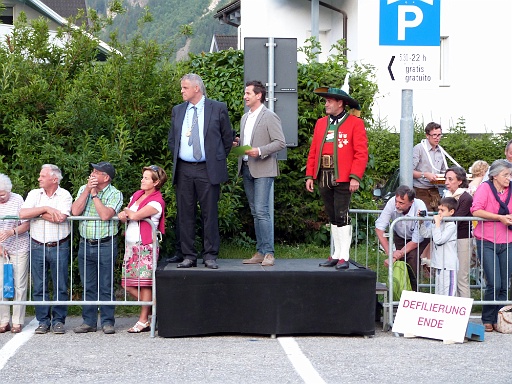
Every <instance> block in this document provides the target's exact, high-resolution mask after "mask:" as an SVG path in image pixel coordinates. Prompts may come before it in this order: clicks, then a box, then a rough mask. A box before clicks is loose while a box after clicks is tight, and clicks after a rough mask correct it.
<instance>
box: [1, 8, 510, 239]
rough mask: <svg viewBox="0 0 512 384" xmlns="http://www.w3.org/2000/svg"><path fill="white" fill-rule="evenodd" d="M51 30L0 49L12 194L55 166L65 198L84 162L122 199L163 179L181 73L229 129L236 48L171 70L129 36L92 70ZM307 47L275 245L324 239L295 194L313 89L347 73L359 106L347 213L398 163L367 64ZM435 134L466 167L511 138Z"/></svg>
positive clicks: (280, 185)
mask: <svg viewBox="0 0 512 384" xmlns="http://www.w3.org/2000/svg"><path fill="white" fill-rule="evenodd" d="M97 29H98V28H93V30H97ZM60 34H61V35H62V36H66V37H67V38H66V40H65V41H66V43H65V45H64V46H57V45H55V44H54V43H52V42H51V40H50V39H49V34H48V26H47V24H46V22H45V21H44V20H42V19H40V20H36V21H33V22H31V23H28V22H27V21H26V20H25V19H24V17H23V16H21V17H20V18H19V19H18V21H17V22H16V25H15V29H14V32H13V34H12V36H10V38H9V39H8V40H7V42H6V43H2V44H1V46H0V70H1V73H2V77H1V79H0V148H1V152H0V172H2V173H6V174H7V175H8V176H10V177H11V179H12V181H13V184H14V191H15V192H18V193H20V194H22V195H25V194H26V193H27V192H28V191H29V190H30V189H32V188H36V187H37V177H38V174H39V170H40V167H41V165H42V164H44V163H54V164H57V165H58V166H59V167H61V168H62V170H63V173H64V179H63V181H62V186H63V187H64V188H66V189H68V190H69V191H70V192H71V193H72V194H73V195H76V192H77V191H78V188H79V187H80V185H82V184H84V183H85V180H86V178H87V176H88V174H89V173H90V166H89V163H91V162H98V161H102V160H108V161H110V162H112V163H113V164H114V165H115V167H116V170H117V176H116V178H115V180H114V185H115V186H116V187H117V188H119V189H120V190H121V191H123V193H124V196H125V200H126V201H127V200H128V198H129V196H130V195H131V194H132V193H133V192H134V191H135V190H136V189H138V187H139V185H140V177H141V169H142V167H143V166H146V165H148V164H158V165H161V166H162V167H164V168H165V169H166V170H167V172H168V173H170V171H171V169H172V164H171V161H172V160H171V157H170V153H169V151H168V148H167V132H168V129H169V120H170V115H171V110H172V107H173V106H174V105H176V104H179V103H181V102H182V99H181V94H180V82H179V80H180V78H181V76H182V75H183V74H185V73H188V72H195V73H198V74H199V75H200V76H202V77H203V79H204V82H205V84H206V87H207V93H208V96H209V97H211V98H213V99H217V100H221V101H224V102H226V103H227V105H228V109H229V113H230V119H231V121H232V124H233V127H234V128H235V129H236V130H237V131H238V130H239V125H240V123H239V122H240V118H241V116H242V114H243V112H244V103H243V93H244V84H243V52H241V51H235V50H229V51H223V52H219V53H212V54H205V53H203V54H200V55H193V56H191V57H190V59H189V60H187V61H183V62H178V63H175V62H173V61H172V60H170V57H172V52H171V51H169V49H168V48H164V47H162V46H160V45H158V44H156V43H155V42H153V41H144V40H142V39H141V38H140V36H137V37H135V38H134V39H132V41H131V42H130V43H129V44H127V45H121V44H118V43H116V41H115V39H114V40H113V41H112V45H114V46H115V47H116V49H118V50H119V51H120V52H122V55H121V54H113V55H111V56H110V57H109V58H108V59H107V60H106V61H105V62H98V61H96V56H97V53H98V52H97V49H96V48H97V47H96V44H95V43H94V42H93V41H91V40H90V39H89V38H88V37H87V36H85V35H84V34H83V33H82V32H81V31H80V30H74V29H71V28H63V29H62V30H61V31H60ZM113 37H115V36H113ZM315 47H318V45H317V43H316V42H315V41H314V40H310V41H309V44H307V46H306V47H305V48H302V49H301V50H302V51H303V52H304V53H305V54H306V57H307V61H306V63H299V64H298V65H297V71H298V100H299V101H298V115H299V121H298V138H299V141H298V146H297V147H296V148H289V149H288V159H287V160H286V161H283V162H281V163H280V167H281V173H282V175H281V176H280V177H279V178H278V179H277V181H276V184H275V228H276V240H277V241H279V242H283V243H297V242H314V243H317V244H326V242H327V241H328V234H327V231H326V229H325V226H324V224H325V222H326V217H325V214H324V211H323V207H322V203H321V199H320V197H319V195H318V192H315V193H313V194H311V193H308V192H307V191H306V190H305V187H304V186H305V180H304V168H305V163H306V158H307V153H308V150H309V145H310V141H311V137H312V131H313V126H314V123H315V121H316V119H318V118H319V117H320V116H322V115H323V113H324V108H323V104H322V102H321V99H320V98H319V97H318V96H316V95H315V94H314V93H313V90H314V89H315V88H317V87H319V86H341V85H342V83H343V79H345V75H346V74H347V73H350V93H351V95H352V96H353V97H354V98H356V99H358V100H359V102H360V104H361V105H362V118H363V119H365V123H366V125H367V127H368V136H369V143H370V144H369V145H370V161H369V164H368V169H367V172H366V176H365V178H364V179H363V182H362V184H361V189H360V191H359V192H357V193H356V194H355V195H354V196H353V203H352V207H353V208H364V209H373V208H375V203H374V201H373V194H372V192H373V188H374V187H375V185H376V184H377V182H380V181H383V180H385V179H386V178H387V177H388V176H389V175H391V174H392V173H393V171H394V170H395V168H396V167H398V163H399V160H398V152H399V138H398V135H397V134H396V133H394V132H393V131H392V130H390V129H389V128H388V127H386V126H382V125H381V124H380V123H379V122H375V121H373V120H372V119H371V107H372V103H373V99H374V97H375V95H376V93H377V92H378V87H377V85H376V83H375V78H374V68H373V67H372V66H370V65H362V64H355V65H352V67H351V68H350V70H348V69H347V61H346V57H345V56H344V55H343V52H344V45H343V44H342V43H341V42H340V43H338V44H336V45H335V46H333V49H332V51H331V53H332V54H331V56H330V58H329V59H328V61H327V62H326V63H318V62H317V61H316V54H315V53H314V52H315V50H314V48H315ZM262 80H264V79H262ZM421 130H422V127H420V126H417V128H416V131H417V132H416V138H415V139H416V142H417V141H419V140H420V138H422V137H423V135H422V134H421ZM444 132H445V133H447V134H446V136H445V137H444V138H443V141H442V145H443V146H445V148H446V149H447V151H448V152H449V153H450V154H452V155H453V156H454V157H455V158H456V159H457V160H459V161H460V162H461V165H463V166H465V167H468V166H469V165H470V164H471V163H472V162H473V161H474V160H476V159H485V160H487V161H492V159H495V158H499V157H502V156H503V155H502V154H503V147H504V143H505V141H506V140H507V139H508V138H509V137H510V136H511V134H510V132H508V133H507V134H506V135H502V136H496V135H492V134H487V135H482V136H479V137H470V136H469V135H468V134H467V133H466V132H465V130H464V122H463V120H461V121H460V122H459V124H458V125H457V126H456V127H454V128H452V129H448V130H447V129H446V127H445V128H444ZM229 172H230V175H231V178H230V180H229V182H227V183H226V184H225V185H223V187H222V196H221V200H220V203H219V220H220V230H221V235H222V237H223V239H225V240H230V239H231V240H234V241H237V242H239V243H240V244H242V245H243V244H244V243H247V242H250V241H251V236H252V218H251V215H250V212H249V210H248V207H247V204H246V200H245V194H244V191H243V187H242V182H241V179H240V178H237V177H236V158H231V157H230V160H229ZM163 193H164V197H165V199H166V201H167V204H168V205H167V211H166V217H167V226H168V229H169V231H168V235H167V236H166V245H165V246H166V247H169V248H170V247H171V244H172V243H173V241H174V235H173V230H172V229H173V226H174V220H175V216H176V204H175V199H174V190H173V188H172V186H171V185H170V183H168V184H167V185H165V186H164V188H163Z"/></svg>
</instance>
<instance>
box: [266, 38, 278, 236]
mask: <svg viewBox="0 0 512 384" xmlns="http://www.w3.org/2000/svg"><path fill="white" fill-rule="evenodd" d="M275 46H276V44H275V43H274V38H273V37H269V38H268V83H267V97H268V109H270V110H271V111H272V112H274V102H275V96H274V88H275V85H276V84H275V78H274V72H275V65H274V57H275V56H274V48H275ZM268 210H269V214H270V221H271V222H272V232H273V231H274V184H273V183H272V187H271V188H270V193H269V198H268ZM272 239H274V234H273V233H272Z"/></svg>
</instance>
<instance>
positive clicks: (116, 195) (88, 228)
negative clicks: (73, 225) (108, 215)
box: [76, 184, 123, 239]
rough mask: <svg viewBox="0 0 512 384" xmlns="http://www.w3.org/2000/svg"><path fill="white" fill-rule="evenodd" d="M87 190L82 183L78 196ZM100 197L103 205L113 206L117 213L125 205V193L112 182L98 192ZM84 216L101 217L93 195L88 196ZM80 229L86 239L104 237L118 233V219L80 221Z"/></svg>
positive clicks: (81, 234)
mask: <svg viewBox="0 0 512 384" xmlns="http://www.w3.org/2000/svg"><path fill="white" fill-rule="evenodd" d="M84 190H85V185H82V186H81V187H80V189H79V191H78V194H77V197H76V198H77V199H78V197H79V196H80V195H81V194H82V193H83V191H84ZM98 198H99V199H100V200H101V202H102V203H103V205H105V207H108V208H112V209H113V210H114V211H115V212H116V213H119V211H120V210H121V206H122V205H123V194H122V193H121V192H120V191H119V190H118V189H117V188H116V187H114V186H113V185H112V184H109V185H107V186H106V187H105V188H103V190H101V191H99V192H98ZM82 216H89V217H99V215H98V212H97V211H96V207H95V206H94V202H93V201H92V198H91V196H90V195H89V196H88V197H87V201H86V203H85V208H84V211H83V212H82ZM78 229H79V231H80V236H82V237H84V238H86V239H103V238H105V237H110V236H114V235H117V231H118V229H119V228H118V221H115V220H105V221H103V220H101V219H98V220H83V221H81V222H80V224H79V226H78Z"/></svg>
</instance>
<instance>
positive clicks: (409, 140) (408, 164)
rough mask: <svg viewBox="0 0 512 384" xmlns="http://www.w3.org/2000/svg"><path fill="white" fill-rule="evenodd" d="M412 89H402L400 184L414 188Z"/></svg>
mask: <svg viewBox="0 0 512 384" xmlns="http://www.w3.org/2000/svg"><path fill="white" fill-rule="evenodd" d="M412 113H413V110H412V89H402V118H401V119H400V184H401V185H407V186H409V187H410V188H412V179H413V177H412V171H413V169H412V148H413V146H414V142H413V140H414V121H413V115H412Z"/></svg>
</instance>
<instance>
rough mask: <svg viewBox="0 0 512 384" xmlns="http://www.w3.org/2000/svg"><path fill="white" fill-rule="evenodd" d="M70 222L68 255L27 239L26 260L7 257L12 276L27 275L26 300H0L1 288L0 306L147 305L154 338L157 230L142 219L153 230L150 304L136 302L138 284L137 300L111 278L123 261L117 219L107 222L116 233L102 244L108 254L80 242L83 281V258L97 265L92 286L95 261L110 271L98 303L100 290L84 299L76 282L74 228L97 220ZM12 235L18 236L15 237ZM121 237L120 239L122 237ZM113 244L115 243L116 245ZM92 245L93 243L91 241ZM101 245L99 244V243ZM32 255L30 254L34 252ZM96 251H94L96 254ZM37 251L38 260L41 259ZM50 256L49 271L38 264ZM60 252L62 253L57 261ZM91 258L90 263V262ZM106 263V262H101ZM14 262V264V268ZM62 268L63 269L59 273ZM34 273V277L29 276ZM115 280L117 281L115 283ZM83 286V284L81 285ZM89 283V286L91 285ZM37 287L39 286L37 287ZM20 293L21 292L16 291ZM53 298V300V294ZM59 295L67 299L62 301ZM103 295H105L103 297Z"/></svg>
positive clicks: (74, 219)
mask: <svg viewBox="0 0 512 384" xmlns="http://www.w3.org/2000/svg"><path fill="white" fill-rule="evenodd" d="M2 220H19V219H18V218H17V217H2V218H0V221H2ZM32 220H42V219H40V218H37V219H32ZM67 220H68V221H69V222H70V228H71V233H70V235H69V245H70V247H69V248H70V249H69V254H68V252H67V250H66V248H67V246H66V245H64V244H61V242H55V243H51V244H47V245H46V246H42V245H41V244H38V243H37V242H35V241H34V240H31V239H30V238H29V240H28V241H29V253H28V260H26V262H25V261H24V260H23V259H22V258H21V257H17V255H13V257H12V258H11V262H12V264H13V269H14V271H15V273H16V271H24V272H26V273H27V274H28V276H27V280H26V281H27V287H26V292H27V294H26V299H25V300H19V299H17V298H16V296H15V297H14V299H13V300H8V299H4V297H3V289H2V290H0V305H9V306H10V305H29V306H56V305H59V306H61V305H62V306H70V305H77V306H82V305H95V306H103V305H107V306H108V305H110V306H143V305H148V306H151V307H152V317H151V332H150V337H154V336H155V325H156V284H155V283H154V282H155V271H156V266H157V262H158V260H157V259H158V257H155V254H156V252H157V245H158V244H157V242H158V240H157V236H156V233H157V230H156V227H155V225H154V224H153V222H151V220H149V219H144V221H146V222H147V223H149V224H150V226H151V228H152V231H153V239H155V240H154V242H153V247H152V252H153V255H152V256H153V257H152V259H153V265H152V274H153V284H152V300H151V301H143V300H140V288H141V285H140V281H139V284H138V285H137V291H138V292H139V295H138V296H139V297H138V298H133V297H132V296H130V295H129V293H128V291H127V290H126V288H123V287H122V286H121V284H120V282H121V281H120V280H121V279H120V278H118V279H115V278H114V276H120V275H121V268H122V266H123V260H124V250H125V248H124V246H123V244H124V241H122V240H120V239H121V234H122V232H123V224H122V223H121V222H119V220H118V219H117V218H113V219H112V220H110V222H109V223H110V224H109V225H119V230H118V234H117V235H116V236H112V237H111V239H110V241H108V239H106V241H105V243H106V244H107V243H108V244H111V246H110V252H109V251H108V248H109V247H102V252H101V253H100V246H98V244H97V243H96V244H91V242H87V241H84V242H83V247H84V250H85V252H84V267H83V268H84V269H83V276H84V280H87V265H86V264H87V258H88V257H89V261H90V262H93V263H96V264H97V268H98V269H97V271H96V272H97V273H96V275H97V280H96V281H95V283H96V284H97V286H99V280H100V278H101V276H102V275H101V273H99V272H100V271H99V269H100V264H99V263H97V262H96V261H95V260H94V259H96V260H100V259H101V260H102V264H103V265H107V266H108V265H109V264H110V268H111V270H112V271H113V275H114V276H112V278H111V284H110V287H109V293H108V295H107V296H108V297H109V298H110V299H109V300H105V299H102V300H100V291H99V290H97V293H96V300H94V299H89V300H86V297H85V295H84V294H83V293H84V292H85V289H86V288H87V283H84V282H82V281H81V279H80V273H79V266H78V259H79V258H78V251H79V243H80V241H83V239H81V236H80V235H79V232H78V225H75V223H76V222H80V221H85V220H88V221H99V220H98V218H97V217H88V216H70V217H68V219H67ZM15 236H19V235H18V234H16V235H15ZM123 238H124V237H123ZM116 242H117V243H116ZM92 243H94V241H93V242H92ZM115 243H116V244H117V246H114V244H115ZM100 244H101V242H100ZM87 247H94V248H95V251H94V252H92V254H91V253H89V255H88V252H87ZM35 249H37V250H36V252H34V250H35ZM105 249H107V252H105ZM115 249H117V250H118V251H117V252H114V251H115ZM96 250H97V252H96ZM41 252H42V257H43V259H41ZM51 253H53V255H56V261H55V263H56V268H55V269H56V270H54V271H52V270H50V269H47V267H46V264H47V263H45V262H42V261H43V260H47V256H50V255H51ZM61 253H63V255H62V258H61ZM114 253H115V254H114ZM91 259H93V260H91ZM2 260H3V261H1V262H0V268H1V270H0V273H1V275H0V276H2V277H3V268H4V262H5V261H6V258H2ZM105 261H106V263H105ZM16 263H18V264H17V265H16ZM38 265H41V268H42V270H40V269H39V268H37V266H38ZM63 269H65V270H64V271H63ZM34 272H36V273H37V274H33V273H34ZM34 278H38V279H42V287H43V291H42V292H34V285H33V279H34ZM66 278H67V280H68V284H67V292H65V291H63V290H62V289H61V290H59V289H57V290H56V291H54V285H56V286H57V287H59V286H60V284H62V280H63V279H66ZM116 280H117V281H116ZM84 284H85V285H84ZM91 284H92V283H91ZM38 286H40V284H38ZM20 291H21V290H20ZM54 292H55V294H56V295H57V297H55V294H54ZM34 294H36V295H37V297H41V298H42V299H41V300H40V301H39V300H34ZM59 295H62V296H67V299H66V297H65V298H64V300H62V299H61V298H60V297H59ZM103 296H105V295H103Z"/></svg>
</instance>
